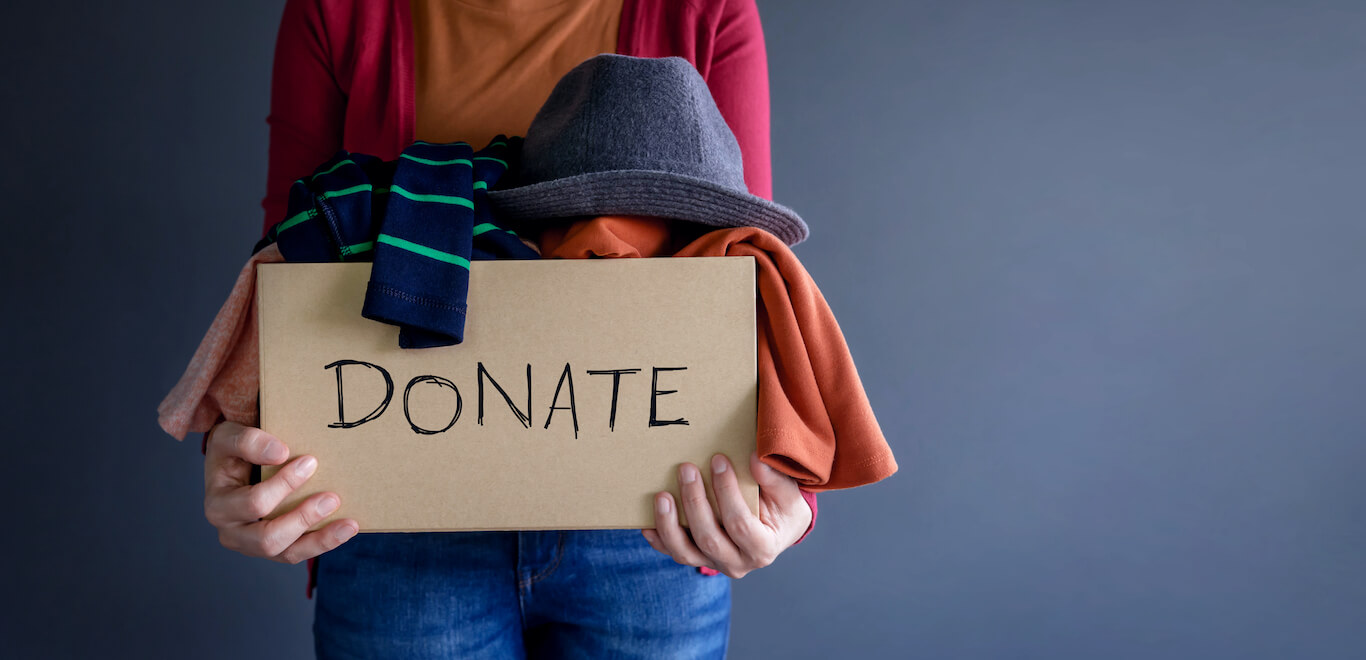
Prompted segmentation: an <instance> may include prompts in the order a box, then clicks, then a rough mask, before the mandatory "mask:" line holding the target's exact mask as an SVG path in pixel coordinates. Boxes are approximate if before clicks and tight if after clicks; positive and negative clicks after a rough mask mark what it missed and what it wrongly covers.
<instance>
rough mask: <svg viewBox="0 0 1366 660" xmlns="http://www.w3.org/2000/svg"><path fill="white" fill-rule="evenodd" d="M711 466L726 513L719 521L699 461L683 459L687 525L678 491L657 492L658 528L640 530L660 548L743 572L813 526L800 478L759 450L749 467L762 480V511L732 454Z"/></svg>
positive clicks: (735, 574) (689, 561)
mask: <svg viewBox="0 0 1366 660" xmlns="http://www.w3.org/2000/svg"><path fill="white" fill-rule="evenodd" d="M711 467H712V489H713V492H714V494H715V496H716V504H717V507H718V508H719V509H720V511H721V519H720V520H719V521H718V520H717V519H716V515H715V514H714V513H713V512H712V508H711V504H710V502H709V501H708V500H707V490H706V485H705V484H704V483H703V482H702V478H701V474H700V473H699V472H698V469H697V466H695V465H693V464H692V463H684V464H683V465H681V466H679V468H678V481H679V489H680V492H681V493H682V497H683V513H684V514H685V515H686V516H687V518H688V529H686V530H685V529H684V528H683V526H682V525H680V524H679V522H678V514H677V513H676V512H675V511H676V508H677V507H676V505H675V503H674V498H673V494H672V493H668V492H662V493H657V494H655V528H654V529H643V530H641V533H642V534H644V535H645V540H646V541H649V543H650V546H651V547H653V548H654V549H655V550H658V551H660V552H662V553H664V554H666V555H669V556H670V557H672V558H673V560H674V561H676V562H678V563H680V564H683V565H685V566H706V567H708V568H711V569H712V570H715V571H719V572H721V573H724V574H726V575H727V576H730V577H732V578H742V577H744V576H745V575H746V574H748V573H749V572H750V571H752V570H754V569H756V568H763V567H765V566H768V565H769V564H772V563H773V560H775V559H777V558H778V555H779V554H781V553H782V551H784V550H786V549H788V548H789V547H790V546H792V544H794V543H796V542H797V539H800V538H801V537H802V534H804V533H806V530H807V528H808V527H810V525H811V507H810V506H809V505H808V504H807V503H806V500H805V499H804V498H803V497H802V494H801V492H800V490H798V488H797V481H796V480H795V479H792V478H791V477H789V476H787V475H785V474H783V473H781V472H778V471H777V470H774V469H773V468H771V467H769V466H767V465H764V464H763V462H761V461H760V460H759V456H758V454H757V453H751V454H750V455H749V471H750V473H751V474H753V475H754V480H755V481H757V482H758V483H759V515H758V517H756V516H755V515H754V514H753V513H752V512H751V511H750V510H749V505H748V504H746V503H745V498H744V495H742V494H741V493H740V482H739V481H738V480H737V479H736V478H735V470H734V466H733V465H732V464H731V462H730V460H728V459H727V458H726V457H725V455H723V454H717V455H715V456H713V457H712V459H711ZM689 532H691V534H690V533H689Z"/></svg>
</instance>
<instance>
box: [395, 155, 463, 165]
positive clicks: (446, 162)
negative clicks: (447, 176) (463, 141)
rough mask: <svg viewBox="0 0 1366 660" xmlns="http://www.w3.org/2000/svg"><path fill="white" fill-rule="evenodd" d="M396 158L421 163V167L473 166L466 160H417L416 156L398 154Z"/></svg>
mask: <svg viewBox="0 0 1366 660" xmlns="http://www.w3.org/2000/svg"><path fill="white" fill-rule="evenodd" d="M398 157H399V158H407V159H408V160H411V161H414V162H418V163H422V164H423V165H469V166H471V167H473V166H474V163H471V162H470V161H469V160H468V159H465V158H456V159H454V160H431V159H430V158H418V157H417V156H409V155H408V154H399V155H398Z"/></svg>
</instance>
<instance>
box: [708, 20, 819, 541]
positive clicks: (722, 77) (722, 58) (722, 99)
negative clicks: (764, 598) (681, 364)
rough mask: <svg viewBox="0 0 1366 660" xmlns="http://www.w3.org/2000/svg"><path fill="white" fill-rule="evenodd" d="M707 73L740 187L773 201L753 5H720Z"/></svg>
mask: <svg viewBox="0 0 1366 660" xmlns="http://www.w3.org/2000/svg"><path fill="white" fill-rule="evenodd" d="M706 73H707V76H706V77H707V87H708V89H710V90H711V93H712V97H713V98H714V99H715V100H716V107H717V109H719V110H720V111H721V116H722V117H725V118H726V123H727V124H728V125H729V126H730V130H731V132H733V133H735V140H736V141H737V142H739V143H740V154H741V156H742V157H743V158H744V163H745V185H746V186H748V187H749V191H750V192H751V193H752V194H755V195H758V196H760V197H763V198H765V199H773V166H772V155H771V147H770V137H769V112H770V104H769V96H768V48H767V46H766V45H765V43H764V29H763V25H762V23H761V22H760V20H759V7H758V5H757V4H755V0H725V2H724V3H723V5H722V8H721V13H720V17H719V20H718V21H717V24H716V32H715V38H714V41H713V43H712V48H711V61H710V62H708V63H707V67H706ZM801 494H802V499H803V500H805V501H806V503H807V505H809V506H810V507H811V524H809V525H808V526H807V528H806V531H805V532H803V533H802V535H801V537H800V538H798V539H797V543H801V542H802V541H804V540H806V537H807V536H808V535H810V534H811V530H813V529H815V528H816V516H817V512H818V511H819V508H818V507H817V503H816V494H815V493H813V492H810V491H807V490H805V489H802V490H801ZM794 545H795V544H794Z"/></svg>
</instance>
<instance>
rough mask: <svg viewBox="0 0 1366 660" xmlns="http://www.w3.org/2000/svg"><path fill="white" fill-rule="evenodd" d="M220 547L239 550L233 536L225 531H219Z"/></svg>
mask: <svg viewBox="0 0 1366 660" xmlns="http://www.w3.org/2000/svg"><path fill="white" fill-rule="evenodd" d="M218 545H221V546H223V547H224V548H227V549H229V550H237V542H236V541H235V540H233V538H232V535H230V534H228V531H227V530H225V529H220V530H218Z"/></svg>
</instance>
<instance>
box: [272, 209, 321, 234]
mask: <svg viewBox="0 0 1366 660" xmlns="http://www.w3.org/2000/svg"><path fill="white" fill-rule="evenodd" d="M312 217H313V209H308V210H307V211H303V212H301V213H299V214H298V215H295V216H294V217H292V218H289V219H288V220H285V221H284V222H281V223H280V228H279V229H276V230H275V235H276V236H279V235H280V232H282V231H284V230H286V229H289V228H290V227H293V226H294V225H297V224H299V223H300V222H304V221H306V220H309V219H312Z"/></svg>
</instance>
